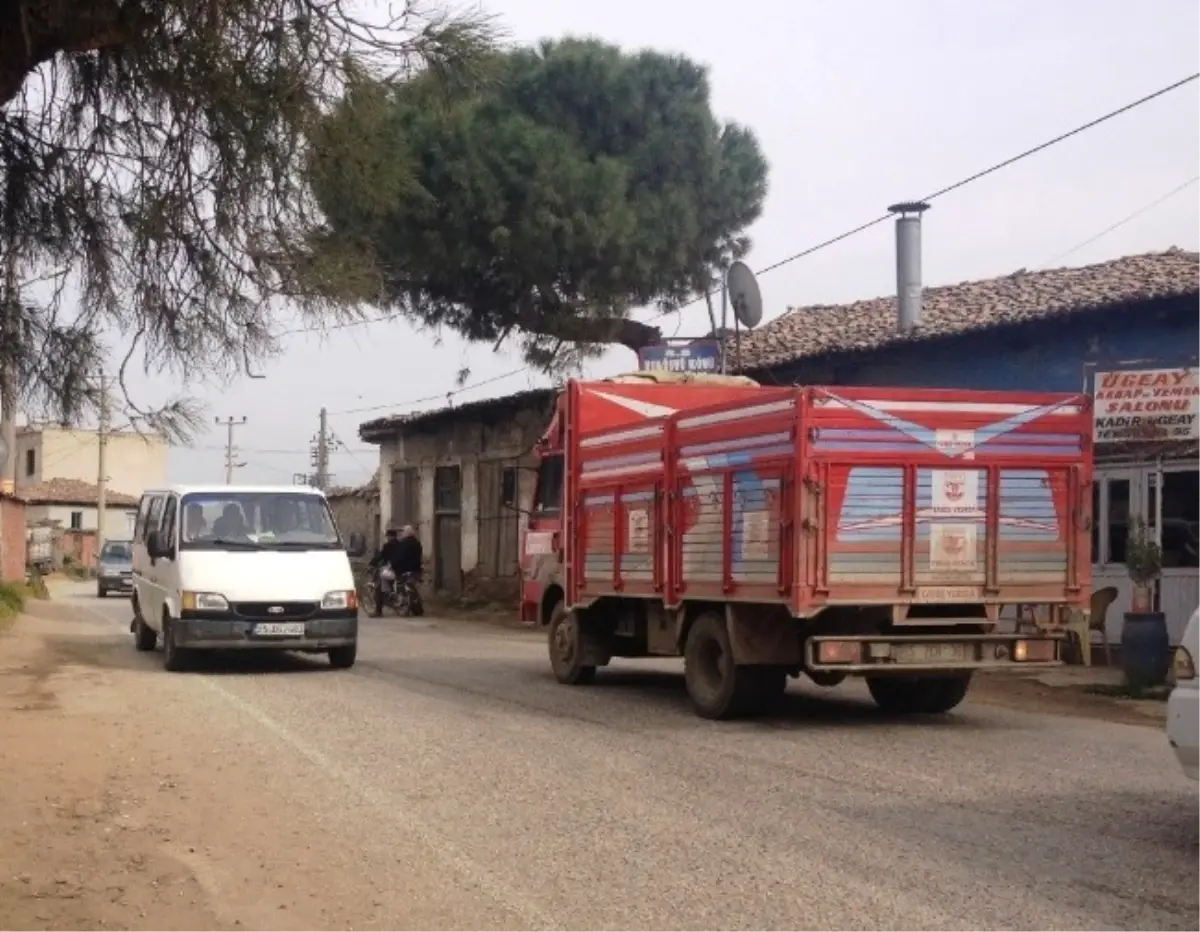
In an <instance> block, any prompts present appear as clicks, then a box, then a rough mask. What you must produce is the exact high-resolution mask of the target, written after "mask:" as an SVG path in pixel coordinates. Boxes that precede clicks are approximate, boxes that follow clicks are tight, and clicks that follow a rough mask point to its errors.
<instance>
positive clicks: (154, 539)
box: [146, 531, 175, 563]
mask: <svg viewBox="0 0 1200 932" xmlns="http://www.w3.org/2000/svg"><path fill="white" fill-rule="evenodd" d="M146 553H147V554H149V555H150V562H151V563H153V562H154V561H155V560H160V559H162V558H164V557H173V556H175V548H174V547H172V546H171V545H170V543H169V542H168V541H166V540H165V539H164V538H163V535H162V531H151V532H150V533H149V534H147V535H146Z"/></svg>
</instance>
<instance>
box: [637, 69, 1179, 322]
mask: <svg viewBox="0 0 1200 932" xmlns="http://www.w3.org/2000/svg"><path fill="white" fill-rule="evenodd" d="M1197 78H1200V72H1197V73H1195V74H1192V75H1189V76H1188V77H1186V78H1183V79H1181V80H1179V81H1176V82H1175V83H1174V84H1168V85H1167V86H1166V87H1163V88H1159V89H1158V90H1157V91H1154V92H1153V93H1151V94H1147V95H1146V96H1145V97H1139V98H1138V99H1137V100H1135V101H1132V102H1130V103H1127V104H1125V105H1124V106H1122V107H1118V108H1117V109H1116V110H1110V111H1109V112H1108V113H1106V114H1104V115H1103V116H1100V117H1097V118H1096V119H1094V120H1089V121H1088V122H1087V123H1084V124H1082V125H1080V126H1076V127H1075V128H1074V129H1071V130H1067V132H1065V133H1060V134H1059V135H1058V136H1055V137H1054V138H1053V139H1048V140H1046V141H1045V142H1043V143H1039V144H1038V145H1036V146H1034V147H1033V148H1031V149H1026V150H1025V151H1024V152H1020V153H1018V154H1016V155H1014V156H1011V157H1009V158H1007V159H1005V160H1004V161H1002V162H997V163H996V164H995V165H991V166H989V167H987V168H985V169H983V170H982V171H977V172H975V174H973V175H968V176H967V177H966V178H963V179H961V180H960V181H956V182H954V184H950V185H946V187H944V188H940V189H939V190H937V191H934V192H933V193H932V194H927V195H925V196H924V197H922V198H919V200H921V201H924V202H925V203H927V204H928V203H929V202H931V201H933V200H935V199H936V198H939V197H942V196H943V195H945V194H949V193H950V192H951V191H957V190H958V189H959V188H964V187H966V186H967V185H969V184H971V183H972V182H975V181H978V180H979V179H981V178H986V177H987V176H988V175H991V174H994V173H995V172H998V171H1000V169H1002V168H1007V167H1008V166H1010V165H1014V164H1016V163H1017V162H1020V161H1021V160H1022V159H1026V158H1029V156H1031V155H1036V154H1037V153H1039V152H1044V151H1045V150H1046V149H1049V148H1050V147H1051V146H1056V145H1058V144H1059V143H1060V142H1064V141H1066V140H1068V139H1070V138H1071V137H1073V136H1078V135H1079V134H1080V133H1083V132H1086V131H1087V130H1089V129H1093V128H1095V127H1097V126H1099V125H1101V124H1102V123H1107V122H1108V121H1109V120H1112V119H1115V118H1116V117H1119V116H1121V115H1122V114H1125V113H1128V112H1129V111H1130V110H1134V109H1136V108H1137V107H1140V106H1142V105H1143V104H1148V103H1150V101H1152V100H1156V99H1157V98H1159V97H1162V96H1163V95H1164V94H1169V93H1170V92H1171V91H1175V90H1178V89H1179V88H1181V87H1183V86H1184V85H1186V84H1190V83H1191V82H1193V81H1195V80H1196V79H1197ZM891 218H892V214H891V213H885V214H881V215H880V216H878V217H876V218H875V219H874V220H868V221H867V222H866V223H862V224H859V225H858V226H856V227H854V229H852V230H847V231H846V232H845V233H839V234H838V235H837V236H834V237H831V238H830V239H827V240H824V241H823V242H820V243H817V244H816V245H815V246H810V247H809V248H807V249H804V250H801V251H800V252H798V253H796V254H795V255H792V256H788V257H787V258H786V259H780V260H779V261H778V262H776V263H774V264H773V265H768V266H767V267H766V268H765V269H761V270H759V271H758V272H757V273H755V274H757V275H766V274H767V273H768V272H774V271H775V270H776V269H778V268H781V267H783V266H785V265H788V264H789V263H792V262H795V261H796V260H797V259H803V258H804V257H805V256H810V255H812V254H813V253H814V252H817V251H818V250H821V249H824V248H826V247H827V246H832V245H833V244H834V243H840V242H841V241H842V240H844V239H849V238H850V237H851V236H854V235H856V234H858V233H861V232H863V230H868V229H870V228H871V227H873V226H876V225H877V224H880V223H883V221H885V220H890V219H891ZM716 293H717V290H716V289H714V290H713V291H710V292H708V294H704V295H700V296H699V297H696V298H693V299H692V300H691V301H688V302H687V304H681V305H680V306H679V307H677V308H674V309H672V310H670V311H664V312H663V313H661V314H658V315H657V316H655V317H651V318H650V319H649V320H648V321H646V323H650V322H651V321H655V320H658V319H659V318H662V317H666V316H667V315H669V314H674V313H676V312H678V311H682V310H683V309H684V308H685V307H690V306H691V305H693V304H696V303H698V302H700V301H703V300H704V299H705V298H707V297H710V296H712V295H714V294H716Z"/></svg>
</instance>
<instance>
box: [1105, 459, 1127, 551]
mask: <svg viewBox="0 0 1200 932" xmlns="http://www.w3.org/2000/svg"><path fill="white" fill-rule="evenodd" d="M1128 540H1129V480H1128V479H1109V480H1108V562H1109V563H1124V562H1125V545H1126V543H1127V542H1128Z"/></svg>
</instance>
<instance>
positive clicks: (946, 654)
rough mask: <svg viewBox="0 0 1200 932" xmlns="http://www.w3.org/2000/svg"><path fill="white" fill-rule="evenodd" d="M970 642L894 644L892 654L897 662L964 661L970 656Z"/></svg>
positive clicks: (970, 657)
mask: <svg viewBox="0 0 1200 932" xmlns="http://www.w3.org/2000/svg"><path fill="white" fill-rule="evenodd" d="M971 648H972V645H970V644H895V645H893V646H892V656H893V657H895V658H896V662H897V663H966V662H968V661H970V660H973V659H974V658H973V657H972V656H971Z"/></svg>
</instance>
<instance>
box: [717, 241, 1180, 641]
mask: <svg viewBox="0 0 1200 932" xmlns="http://www.w3.org/2000/svg"><path fill="white" fill-rule="evenodd" d="M1198 311H1200V256H1198V255H1197V254H1196V253H1190V252H1184V251H1181V250H1177V249H1172V250H1168V251H1166V252H1161V253H1149V254H1145V255H1137V256H1126V257H1123V258H1120V259H1114V260H1112V261H1110V262H1102V263H1098V264H1096V265H1089V266H1083V267H1080V268H1067V269H1051V270H1046V271H1036V272H1028V271H1025V270H1021V271H1019V272H1015V273H1013V274H1011V275H1005V276H1001V277H999V278H993V279H988V280H986V281H977V282H964V283H962V284H957V285H947V286H941V287H934V288H926V289H925V290H924V292H923V300H922V307H921V314H920V317H919V319H918V320H916V321H915V326H913V327H912V328H911V329H905V328H902V327H901V326H900V325H899V318H898V306H897V301H896V299H895V297H885V298H876V299H873V300H869V301H859V302H856V303H854V304H847V305H839V306H816V307H794V308H790V309H789V310H788V311H787V312H786V313H785V314H783V315H782V316H780V317H778V318H777V319H775V320H773V321H771V322H770V323H768V324H766V325H764V326H763V327H762V328H760V329H758V330H756V331H754V332H753V333H750V334H744V335H743V336H742V340H741V354H740V355H741V359H740V361H741V366H742V369H743V371H745V373H746V374H747V375H750V376H752V377H755V378H757V379H758V380H759V381H761V382H763V383H765V384H771V383H797V384H805V383H807V384H837V385H893V386H921V387H930V388H939V387H954V388H976V389H1023V390H1028V391H1053V392H1070V391H1081V390H1083V391H1087V392H1095V393H1096V396H1097V409H1098V417H1097V421H1096V431H1095V436H1094V441H1095V448H1094V449H1095V458H1096V467H1097V468H1096V476H1095V483H1094V486H1093V503H1094V508H1093V514H1094V519H1095V520H1094V527H1093V536H1092V560H1093V564H1094V565H1093V581H1094V584H1095V585H1096V586H1097V587H1099V586H1108V585H1113V586H1116V587H1117V589H1118V592H1119V593H1120V594H1119V596H1118V598H1117V601H1116V602H1115V603H1114V604H1113V606H1112V610H1111V611H1109V613H1108V616H1107V629H1108V630H1107V633H1108V637H1109V640H1110V641H1114V642H1115V641H1118V640H1119V639H1120V632H1121V624H1122V615H1123V613H1124V612H1125V611H1127V610H1128V609H1129V603H1130V596H1131V585H1130V583H1129V578H1128V574H1127V572H1126V569H1125V566H1124V560H1125V541H1126V540H1127V538H1128V535H1129V530H1130V527H1131V526H1132V523H1133V522H1135V521H1137V520H1138V519H1139V518H1140V519H1143V520H1145V521H1146V522H1147V524H1149V525H1150V526H1155V525H1156V522H1161V526H1162V529H1163V535H1162V543H1163V549H1164V564H1165V567H1166V568H1165V569H1164V571H1163V579H1162V583H1161V586H1160V599H1161V610H1162V611H1163V612H1164V613H1165V614H1166V616H1167V625H1168V629H1169V631H1170V634H1171V638H1172V641H1173V642H1176V643H1177V642H1178V639H1179V637H1180V636H1181V635H1182V633H1183V627H1184V625H1185V624H1186V623H1187V619H1188V616H1189V615H1190V614H1191V612H1192V611H1193V609H1195V608H1196V604H1197V588H1198V584H1200V579H1198V577H1200V572H1198V569H1197V530H1198V527H1200V525H1198V523H1197V519H1198V517H1200V515H1198V514H1197V510H1198V502H1200V471H1198V463H1197V437H1198V436H1200V434H1198V433H1197V425H1198V422H1200V416H1198V415H1200V397H1198V389H1197V378H1196V376H1197V371H1196V350H1197V343H1198V342H1200V325H1198ZM1106 376H1108V377H1107V378H1106ZM1163 379H1165V380H1166V381H1167V382H1169V383H1170V388H1171V391H1172V392H1173V393H1179V394H1172V396H1171V397H1170V398H1165V397H1164V398H1163V399H1158V398H1157V396H1156V394H1155V393H1156V392H1157V391H1158V390H1159V389H1158V388H1157V387H1156V386H1158V385H1159V383H1160V382H1161V381H1162V380H1163ZM1156 380H1157V381H1156ZM1126 382H1132V384H1133V386H1134V388H1135V389H1138V390H1139V391H1144V395H1139V396H1138V397H1139V398H1140V399H1141V401H1140V405H1142V406H1144V405H1147V404H1148V405H1150V406H1151V407H1155V406H1157V405H1160V404H1162V403H1164V402H1165V403H1168V404H1169V407H1170V411H1169V412H1167V413H1166V417H1167V418H1168V419H1169V420H1171V421H1172V425H1171V427H1170V431H1171V434H1170V437H1169V438H1167V439H1170V440H1171V442H1170V443H1167V444H1164V443H1162V442H1161V440H1160V439H1158V438H1154V442H1152V443H1147V444H1142V445H1140V446H1139V444H1136V443H1135V444H1132V445H1131V444H1130V443H1129V442H1128V441H1129V440H1130V436H1129V435H1130V433H1134V434H1136V433H1137V429H1136V426H1131V424H1130V423H1126V422H1129V421H1131V420H1132V421H1135V422H1139V423H1143V422H1145V421H1147V420H1151V421H1153V420H1155V418H1149V419H1146V418H1141V417H1140V416H1139V415H1138V414H1137V412H1136V411H1134V407H1135V406H1138V405H1139V402H1138V401H1136V400H1131V399H1132V396H1130V397H1129V398H1126V397H1124V395H1125V394H1126V393H1128V391H1130V390H1129V389H1128V388H1127V387H1125V383H1126ZM1118 383H1119V384H1118ZM1143 384H1145V386H1146V387H1145V388H1144V389H1141V388H1138V387H1139V386H1142V385H1143ZM1113 405H1115V407H1114V410H1111V411H1109V410H1108V407H1109V406H1113ZM1122 405H1124V406H1125V408H1128V410H1127V411H1126V410H1124V408H1122V407H1121V406H1122ZM1138 410H1141V408H1140V407H1139V408H1138ZM1131 412H1132V415H1131ZM1160 413H1161V412H1160ZM1122 424H1123V425H1124V426H1123V427H1122ZM1114 425H1116V426H1114ZM1160 482H1161V494H1159V493H1158V486H1159V483H1160Z"/></svg>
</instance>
